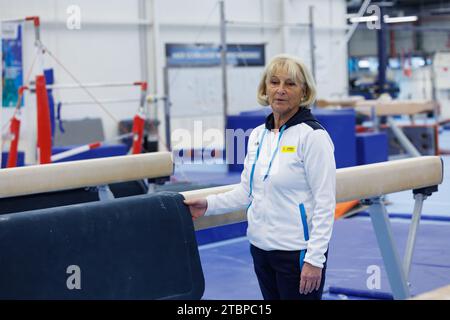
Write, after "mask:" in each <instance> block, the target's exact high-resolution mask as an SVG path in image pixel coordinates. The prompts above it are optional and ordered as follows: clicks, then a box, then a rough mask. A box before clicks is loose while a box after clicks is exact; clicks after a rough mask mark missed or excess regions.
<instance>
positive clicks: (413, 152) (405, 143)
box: [387, 117, 421, 157]
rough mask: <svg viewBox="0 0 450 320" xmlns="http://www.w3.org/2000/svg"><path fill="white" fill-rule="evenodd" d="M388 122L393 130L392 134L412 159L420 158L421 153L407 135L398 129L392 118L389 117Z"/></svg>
mask: <svg viewBox="0 0 450 320" xmlns="http://www.w3.org/2000/svg"><path fill="white" fill-rule="evenodd" d="M387 122H388V125H389V127H390V128H391V130H392V133H393V134H394V135H395V137H396V138H397V139H398V142H400V144H401V146H402V147H403V148H404V149H405V150H406V152H408V153H409V154H410V156H411V157H420V156H421V154H420V152H419V151H418V150H417V149H416V147H415V146H414V145H413V144H412V143H411V141H409V139H408V137H407V136H406V135H405V133H404V132H403V131H402V129H400V128H399V127H397V125H396V124H395V121H394V120H393V119H392V117H387Z"/></svg>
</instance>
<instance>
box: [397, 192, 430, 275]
mask: <svg viewBox="0 0 450 320" xmlns="http://www.w3.org/2000/svg"><path fill="white" fill-rule="evenodd" d="M414 199H415V203H414V212H413V216H412V220H411V225H410V226H409V233H408V241H407V242H406V251H405V257H404V259H403V270H404V271H403V272H404V273H405V278H406V279H408V277H409V272H410V270H411V261H412V256H413V252H414V246H415V244H416V235H417V230H418V229H419V222H420V216H421V214H422V207H423V201H424V200H425V199H426V196H425V195H423V194H421V193H418V194H416V195H414Z"/></svg>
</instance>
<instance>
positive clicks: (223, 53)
mask: <svg viewBox="0 0 450 320" xmlns="http://www.w3.org/2000/svg"><path fill="white" fill-rule="evenodd" d="M219 4H220V63H221V66H222V101H223V127H224V132H225V129H226V126H227V117H228V90H227V39H226V21H225V2H224V1H223V0H221V1H220V2H219Z"/></svg>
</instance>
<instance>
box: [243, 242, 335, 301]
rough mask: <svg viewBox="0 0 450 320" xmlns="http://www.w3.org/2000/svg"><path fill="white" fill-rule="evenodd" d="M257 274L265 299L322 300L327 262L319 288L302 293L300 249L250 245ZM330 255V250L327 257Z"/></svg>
mask: <svg viewBox="0 0 450 320" xmlns="http://www.w3.org/2000/svg"><path fill="white" fill-rule="evenodd" d="M250 252H251V254H252V257H253V264H254V267H255V272H256V276H257V278H258V283H259V287H260V288H261V292H262V295H263V297H264V300H321V298H322V292H323V287H324V284H325V272H326V267H327V266H326V262H325V264H324V267H323V269H322V280H321V283H320V288H319V290H317V291H316V290H313V292H311V293H308V294H306V295H305V294H300V292H299V289H300V251H281V250H273V251H265V250H261V249H259V248H257V247H255V246H254V245H250ZM327 256H328V251H327V252H326V253H325V257H327Z"/></svg>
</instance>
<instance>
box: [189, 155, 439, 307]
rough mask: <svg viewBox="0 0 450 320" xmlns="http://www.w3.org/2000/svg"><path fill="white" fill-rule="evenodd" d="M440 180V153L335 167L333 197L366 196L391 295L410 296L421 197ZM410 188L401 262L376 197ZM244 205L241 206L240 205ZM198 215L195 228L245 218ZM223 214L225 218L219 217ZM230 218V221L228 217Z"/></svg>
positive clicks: (200, 193)
mask: <svg viewBox="0 0 450 320" xmlns="http://www.w3.org/2000/svg"><path fill="white" fill-rule="evenodd" d="M442 180H443V163H442V160H441V158H440V157H437V156H424V157H416V158H411V159H403V160H397V161H388V162H381V163H375V164H369V165H363V166H356V167H350V168H343V169H338V170H337V174H336V201H337V202H345V201H350V200H366V201H365V202H366V204H367V205H368V211H369V214H370V218H371V221H372V226H373V229H374V233H375V235H376V238H377V242H378V246H379V248H380V252H381V256H382V257H383V261H384V264H385V268H386V273H387V275H388V279H389V284H390V287H391V289H392V294H393V296H394V298H395V299H407V298H409V297H410V292H409V287H408V281H407V279H408V275H409V270H410V267H411V261H412V255H413V251H414V245H415V240H416V235H417V229H418V225H419V221H420V215H421V210H422V205H423V201H424V200H425V199H426V198H427V197H428V196H430V195H431V193H432V192H434V191H437V189H436V188H435V187H436V186H437V185H439V184H441V183H442ZM234 186H235V185H230V186H223V187H216V188H208V189H201V190H194V191H186V192H182V195H183V196H184V197H185V198H187V199H194V198H200V197H205V196H207V195H210V194H219V193H222V192H227V191H229V190H232V189H233V188H234ZM405 190H414V199H415V204H414V213H413V219H412V223H411V225H410V230H409V234H408V241H407V247H406V250H405V256H404V259H403V263H402V261H401V259H400V257H399V254H398V252H397V250H396V249H395V241H394V238H393V234H392V228H391V225H390V223H389V215H388V213H387V210H386V208H385V206H384V204H383V202H382V201H381V199H380V197H381V196H382V195H385V194H389V193H393V192H399V191H405ZM243 209H244V208H243ZM231 215H232V219H230V218H229V217H227V216H229V214H227V215H220V216H208V217H202V218H201V219H198V220H197V221H196V227H197V228H205V227H206V225H207V224H209V225H210V226H212V225H219V224H224V223H232V222H237V221H242V220H245V211H244V210H240V211H235V212H233V213H232V214H231ZM223 216H225V217H227V219H223V218H222V217H223ZM233 219H234V221H232V220H233Z"/></svg>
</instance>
